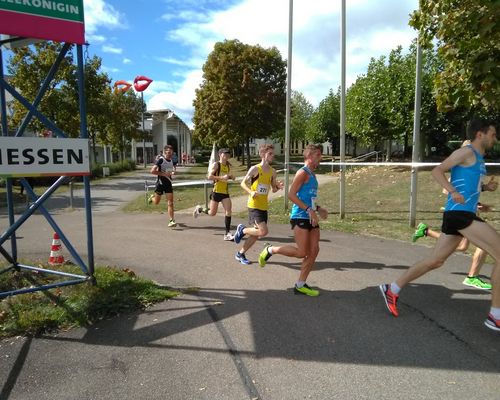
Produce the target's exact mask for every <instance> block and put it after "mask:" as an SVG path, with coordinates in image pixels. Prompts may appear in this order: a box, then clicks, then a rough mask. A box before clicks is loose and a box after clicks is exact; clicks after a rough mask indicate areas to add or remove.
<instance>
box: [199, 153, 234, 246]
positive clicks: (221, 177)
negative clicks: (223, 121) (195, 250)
mask: <svg viewBox="0 0 500 400" xmlns="http://www.w3.org/2000/svg"><path fill="white" fill-rule="evenodd" d="M230 154H231V153H230V151H229V149H220V150H219V161H217V162H215V163H214V165H213V167H212V170H211V171H210V175H209V176H208V179H210V180H212V181H213V182H214V188H213V190H212V193H211V194H210V207H209V208H204V207H202V206H201V205H197V206H196V207H195V208H194V211H193V217H195V218H198V216H199V215H200V214H201V213H204V214H207V215H209V216H210V217H213V216H215V215H217V210H218V208H219V203H222V207H223V208H224V213H225V215H224V225H225V228H226V233H225V234H224V240H233V235H231V232H230V231H231V208H232V203H231V198H230V197H229V190H228V181H229V180H233V181H234V179H235V176H234V175H233V174H232V173H231V164H230V163H229V161H228V160H229V156H230Z"/></svg>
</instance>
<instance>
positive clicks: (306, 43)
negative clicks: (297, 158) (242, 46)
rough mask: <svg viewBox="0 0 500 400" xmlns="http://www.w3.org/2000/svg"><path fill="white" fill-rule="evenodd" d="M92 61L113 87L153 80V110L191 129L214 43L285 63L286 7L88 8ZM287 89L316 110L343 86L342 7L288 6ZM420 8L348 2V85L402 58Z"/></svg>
mask: <svg viewBox="0 0 500 400" xmlns="http://www.w3.org/2000/svg"><path fill="white" fill-rule="evenodd" d="M84 5H85V24H86V39H87V42H88V43H89V47H88V52H89V54H90V55H98V56H99V57H101V58H102V60H103V69H104V71H105V72H107V73H108V74H109V76H110V77H111V78H112V80H113V82H114V81H116V80H120V79H124V80H127V81H129V82H132V81H133V80H134V78H135V77H136V76H137V75H145V76H147V77H149V78H151V79H153V83H152V84H151V85H150V86H149V88H148V89H147V90H146V91H145V92H144V98H145V100H146V102H147V105H148V109H149V110H156V109H165V108H169V109H172V110H174V111H175V113H176V114H178V115H179V116H180V117H181V118H182V119H183V120H184V121H185V122H186V123H187V124H188V125H189V126H190V127H192V121H191V118H192V115H193V107H192V103H193V99H194V91H195V89H196V88H197V87H198V86H199V85H200V83H201V80H202V71H201V69H202V66H203V64H204V62H205V60H206V57H207V55H208V54H209V53H210V52H211V50H212V49H213V46H214V44H215V43H216V42H218V41H222V40H224V39H229V40H230V39H238V40H240V41H242V42H244V43H248V44H259V45H261V46H263V47H271V46H275V47H277V48H278V49H279V50H280V52H281V54H282V57H283V58H284V59H286V58H287V54H288V5H289V0H182V1H181V0H84ZM293 7H294V22H293V24H294V33H293V64H292V89H294V90H298V91H301V92H302V93H303V94H304V95H305V96H306V98H307V99H308V100H309V101H310V102H311V103H312V104H313V105H314V106H317V105H318V103H319V102H320V101H321V100H322V99H323V98H324V97H326V95H327V94H328V91H329V89H330V88H333V89H334V90H336V88H337V87H338V85H339V81H340V31H339V28H340V1H334V0H294V3H293ZM417 7H418V0H381V1H376V0H347V40H348V44H347V84H348V85H349V84H350V83H352V82H354V81H355V80H356V77H357V76H358V75H360V74H363V73H365V72H366V67H367V65H368V63H369V61H370V58H371V57H379V56H381V55H385V54H388V53H389V52H390V50H392V49H394V48H396V46H397V45H402V46H403V47H404V48H408V46H409V44H410V43H411V41H412V40H413V39H414V38H415V36H416V32H415V31H414V30H413V29H412V28H410V27H409V26H408V15H409V14H410V13H411V12H412V11H413V10H414V9H416V8H417Z"/></svg>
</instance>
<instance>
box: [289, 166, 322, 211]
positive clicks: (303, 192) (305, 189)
mask: <svg viewBox="0 0 500 400" xmlns="http://www.w3.org/2000/svg"><path fill="white" fill-rule="evenodd" d="M301 169H303V170H304V171H306V172H307V173H308V174H309V180H308V181H307V182H306V183H304V184H303V185H302V186H301V187H300V189H299V191H298V192H297V197H298V198H299V199H300V200H302V202H304V203H305V204H307V205H308V206H309V207H311V208H312V209H316V197H317V196H318V180H317V179H316V175H314V174H313V173H312V171H311V170H310V169H309V168H307V167H306V166H303V167H302V168H301ZM290 219H309V213H307V212H306V210H303V209H302V208H300V207H299V206H298V205H297V204H294V205H293V206H292V212H291V214H290Z"/></svg>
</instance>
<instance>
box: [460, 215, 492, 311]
mask: <svg viewBox="0 0 500 400" xmlns="http://www.w3.org/2000/svg"><path fill="white" fill-rule="evenodd" d="M460 233H461V234H462V235H464V236H465V237H466V238H467V239H469V240H470V241H471V242H472V243H474V244H475V245H476V246H477V247H480V248H481V249H483V250H484V251H486V252H487V253H488V254H490V255H491V256H492V257H493V259H494V260H495V267H494V268H493V272H492V274H491V285H492V293H491V306H492V307H495V308H500V235H499V234H498V232H497V231H496V230H495V229H493V228H492V227H491V226H490V225H488V224H487V223H486V222H480V221H473V222H472V224H470V225H469V226H468V227H467V228H465V229H462V230H461V231H460Z"/></svg>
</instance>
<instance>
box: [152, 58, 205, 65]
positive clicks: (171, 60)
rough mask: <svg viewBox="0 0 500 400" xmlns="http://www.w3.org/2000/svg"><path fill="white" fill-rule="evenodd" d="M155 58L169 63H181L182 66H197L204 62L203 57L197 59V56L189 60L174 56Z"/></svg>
mask: <svg viewBox="0 0 500 400" xmlns="http://www.w3.org/2000/svg"><path fill="white" fill-rule="evenodd" d="M155 59H156V60H158V61H161V62H164V63H167V64H172V65H179V66H181V67H192V68H197V67H199V66H200V65H202V64H203V60H202V59H195V58H191V59H188V60H179V59H177V58H173V57H155Z"/></svg>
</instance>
